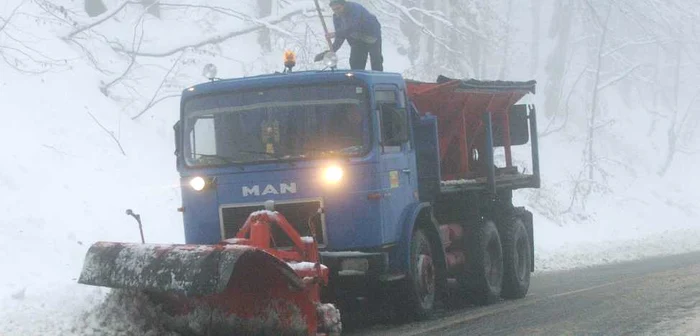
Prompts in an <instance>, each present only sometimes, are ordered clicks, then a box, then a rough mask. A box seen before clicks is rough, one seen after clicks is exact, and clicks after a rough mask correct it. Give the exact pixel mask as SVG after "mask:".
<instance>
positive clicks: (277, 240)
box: [221, 201, 326, 247]
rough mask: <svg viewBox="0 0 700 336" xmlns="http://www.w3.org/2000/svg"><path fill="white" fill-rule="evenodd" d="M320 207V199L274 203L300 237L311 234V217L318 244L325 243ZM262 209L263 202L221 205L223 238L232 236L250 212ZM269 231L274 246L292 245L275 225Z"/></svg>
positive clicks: (263, 207)
mask: <svg viewBox="0 0 700 336" xmlns="http://www.w3.org/2000/svg"><path fill="white" fill-rule="evenodd" d="M320 207H321V202H320V201H306V202H289V203H287V202H285V203H277V202H276V203H275V210H276V211H277V212H279V213H281V214H282V215H284V217H285V218H287V221H289V223H290V224H291V225H292V226H293V227H294V229H295V230H297V232H299V234H300V235H301V236H302V237H303V236H311V231H310V229H309V218H312V219H311V224H312V225H314V226H315V228H316V241H317V242H318V244H319V245H325V243H326V242H325V235H324V233H325V232H324V231H323V218H322V217H323V215H318V214H317V212H318V209H319V208H320ZM263 209H265V206H264V204H255V205H245V206H226V207H223V208H222V209H221V219H222V226H223V234H224V239H228V238H233V237H234V236H235V235H236V233H238V230H240V228H241V227H242V226H243V224H245V221H246V219H248V216H249V215H250V214H251V213H253V212H255V211H258V210H263ZM271 231H272V238H273V239H274V244H275V245H276V246H278V247H289V246H292V245H293V244H292V241H291V240H290V239H289V238H288V237H287V235H286V234H285V233H284V232H283V231H282V230H281V229H280V228H279V227H277V226H276V225H272V230H271Z"/></svg>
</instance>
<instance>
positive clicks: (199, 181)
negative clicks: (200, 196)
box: [190, 176, 207, 191]
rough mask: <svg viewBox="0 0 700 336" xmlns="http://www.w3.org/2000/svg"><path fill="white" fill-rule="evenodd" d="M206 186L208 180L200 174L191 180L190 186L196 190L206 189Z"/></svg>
mask: <svg viewBox="0 0 700 336" xmlns="http://www.w3.org/2000/svg"><path fill="white" fill-rule="evenodd" d="M206 186H207V181H205V180H204V178H202V177H200V176H197V177H193V178H192V179H191V180H190V187H192V189H194V190H196V191H202V190H203V189H204V187H206Z"/></svg>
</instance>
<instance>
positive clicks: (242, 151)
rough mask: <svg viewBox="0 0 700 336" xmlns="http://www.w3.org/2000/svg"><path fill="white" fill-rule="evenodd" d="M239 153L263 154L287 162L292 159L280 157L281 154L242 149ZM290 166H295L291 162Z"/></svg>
mask: <svg viewBox="0 0 700 336" xmlns="http://www.w3.org/2000/svg"><path fill="white" fill-rule="evenodd" d="M238 152H239V153H248V154H261V155H267V156H269V157H271V158H273V159H275V160H285V159H289V158H291V157H290V156H280V155H279V154H274V153H268V152H261V151H252V150H245V149H241V150H239V151H238ZM289 164H290V165H292V166H294V163H293V162H291V161H290V162H289Z"/></svg>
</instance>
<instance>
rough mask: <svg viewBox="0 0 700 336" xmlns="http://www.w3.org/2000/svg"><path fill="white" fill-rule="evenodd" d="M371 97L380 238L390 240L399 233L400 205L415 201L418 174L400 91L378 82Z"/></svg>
mask: <svg viewBox="0 0 700 336" xmlns="http://www.w3.org/2000/svg"><path fill="white" fill-rule="evenodd" d="M374 98H375V99H374V101H375V112H376V113H377V116H376V117H377V120H378V124H379V127H378V134H377V136H378V139H379V148H380V158H379V161H380V164H379V166H380V169H379V171H380V174H381V186H382V197H381V199H380V202H381V210H382V233H383V236H384V237H383V241H384V242H385V243H391V242H396V241H397V240H398V239H399V237H400V234H401V223H399V221H400V220H401V214H402V213H403V211H404V209H405V208H406V207H407V206H408V205H410V204H411V203H413V202H416V197H415V195H416V192H417V189H418V187H417V186H418V183H417V178H418V177H417V176H416V162H415V158H414V155H413V154H414V149H413V147H412V146H411V143H410V141H409V139H410V136H409V135H410V132H409V127H410V124H409V116H408V112H407V108H406V97H405V94H404V92H403V91H402V90H399V88H398V86H396V85H381V86H376V87H375V88H374Z"/></svg>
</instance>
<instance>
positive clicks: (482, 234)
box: [464, 220, 503, 306]
mask: <svg viewBox="0 0 700 336" xmlns="http://www.w3.org/2000/svg"><path fill="white" fill-rule="evenodd" d="M467 241H468V243H469V246H467V251H469V254H468V256H467V258H468V259H467V265H466V267H467V269H466V274H467V276H466V279H464V280H465V281H466V282H465V283H464V287H465V289H466V295H467V297H468V299H469V301H470V302H471V303H474V304H476V305H481V306H483V305H489V304H493V303H496V302H498V300H499V299H500V297H501V288H502V284H503V250H502V247H501V238H500V235H499V234H498V229H497V228H496V224H495V223H494V222H493V221H492V220H485V221H484V222H483V223H481V224H479V225H478V226H476V227H475V228H474V231H473V232H472V234H471V236H470V239H468V240H467Z"/></svg>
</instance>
